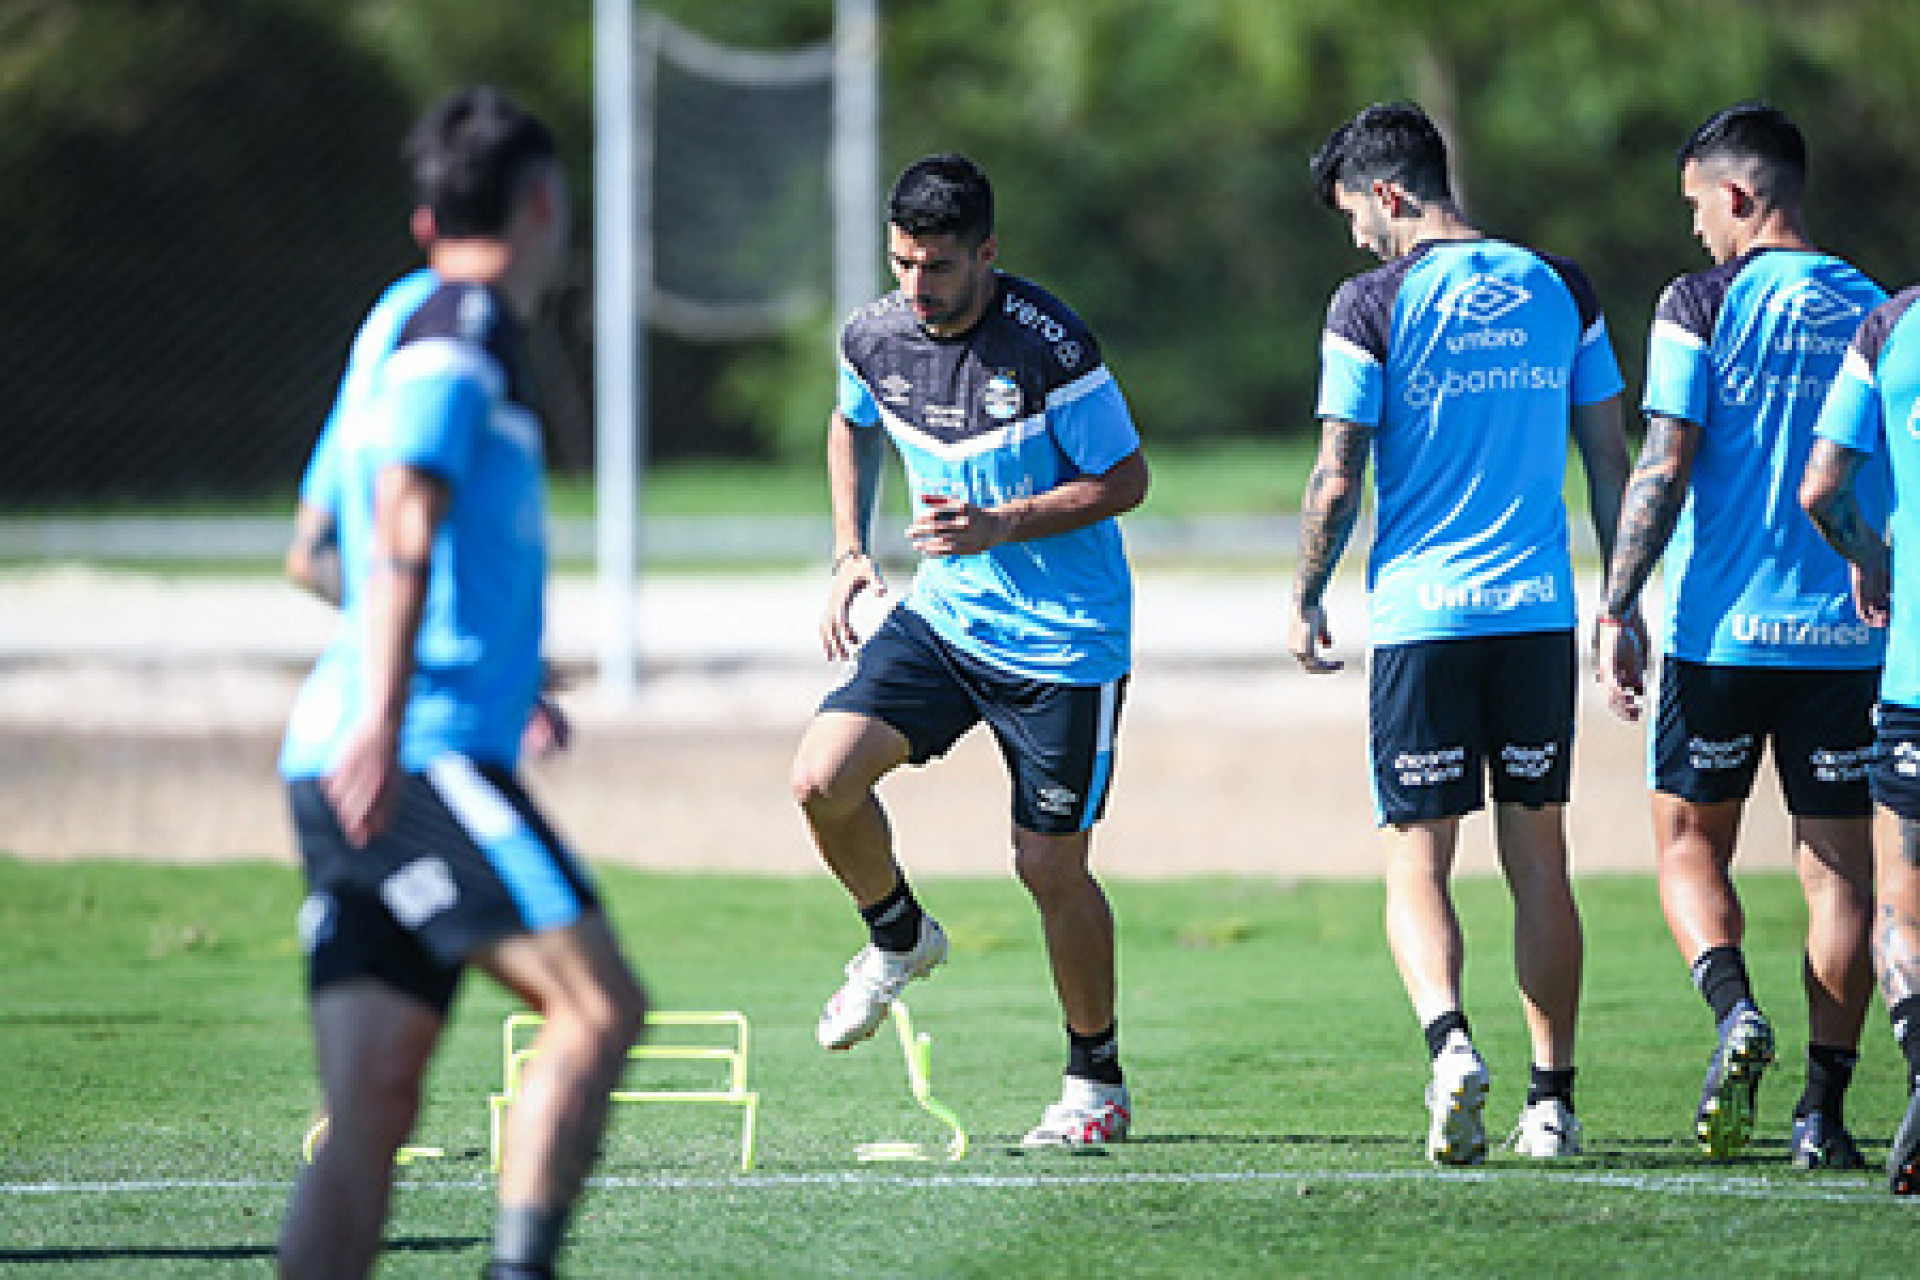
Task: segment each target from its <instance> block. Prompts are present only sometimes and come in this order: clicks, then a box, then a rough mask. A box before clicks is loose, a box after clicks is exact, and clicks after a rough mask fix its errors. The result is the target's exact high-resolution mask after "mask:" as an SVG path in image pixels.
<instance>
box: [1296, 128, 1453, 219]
mask: <svg viewBox="0 0 1920 1280" xmlns="http://www.w3.org/2000/svg"><path fill="white" fill-rule="evenodd" d="M1309 166H1310V168H1311V169H1312V171H1313V186H1314V191H1315V192H1316V193H1317V194H1318V195H1319V197H1320V202H1321V203H1322V204H1324V205H1326V206H1327V208H1329V209H1336V208H1338V207H1339V206H1338V205H1336V204H1335V203H1334V199H1333V188H1334V184H1335V183H1338V184H1339V185H1340V186H1342V187H1345V188H1346V189H1347V190H1348V191H1358V190H1360V189H1361V188H1363V187H1365V186H1366V185H1367V184H1369V183H1372V182H1393V183H1398V184H1399V185H1400V186H1402V187H1405V188H1406V189H1407V190H1408V191H1409V192H1410V193H1412V194H1413V195H1415V196H1418V197H1420V198H1421V199H1423V200H1450V199H1452V198H1453V187H1452V185H1451V183H1450V182H1449V181H1448V178H1447V144H1446V141H1445V140H1444V139H1443V138H1441V136H1440V130H1439V129H1438V128H1437V127H1435V125H1434V123H1433V121H1432V120H1430V119H1429V118H1428V117H1427V113H1426V112H1424V111H1422V110H1421V109H1420V108H1419V107H1418V106H1417V105H1415V104H1414V103H1411V102H1376V103H1374V104H1373V105H1372V106H1370V107H1368V108H1366V109H1365V110H1364V111H1362V112H1360V114H1358V115H1356V116H1355V117H1354V118H1353V119H1351V120H1349V121H1347V122H1346V123H1345V124H1343V125H1341V126H1340V127H1339V128H1338V129H1335V130H1334V131H1333V132H1332V134H1330V135H1329V136H1328V137H1327V140H1326V141H1325V142H1323V143H1321V144H1320V149H1319V150H1318V151H1316V152H1314V153H1313V159H1312V160H1311V161H1310V162H1309Z"/></svg>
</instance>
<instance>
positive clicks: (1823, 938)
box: [1794, 818, 1874, 1049]
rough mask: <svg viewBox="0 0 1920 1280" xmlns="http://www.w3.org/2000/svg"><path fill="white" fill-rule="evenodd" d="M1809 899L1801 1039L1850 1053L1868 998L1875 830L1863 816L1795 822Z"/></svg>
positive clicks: (1802, 876) (1798, 858)
mask: <svg viewBox="0 0 1920 1280" xmlns="http://www.w3.org/2000/svg"><path fill="white" fill-rule="evenodd" d="M1794 834H1795V838H1796V841H1795V842H1796V849H1795V858H1796V861H1797V866H1798V869H1799V873H1800V886H1801V889H1802V890H1803V891H1804V892H1805V894H1806V899H1807V966H1806V986H1807V1038H1808V1039H1809V1040H1810V1041H1812V1042H1813V1043H1815V1044H1829V1045H1838V1046H1841V1047H1843V1048H1848V1049H1851V1048H1855V1047H1857V1046H1858V1045H1859V1043H1860V1030H1861V1028H1862V1026H1864V1025H1865V1023H1866V1018H1867V1006H1868V1005H1869V1004H1870V1003H1871V1002H1872V1000H1873V966H1872V961H1871V957H1870V954H1869V952H1870V947H1869V944H1868V934H1869V932H1870V928H1871V924H1872V919H1873V879H1874V870H1873V826H1872V821H1871V819H1868V818H1796V819H1795V820H1794Z"/></svg>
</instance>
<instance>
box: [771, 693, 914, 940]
mask: <svg viewBox="0 0 1920 1280" xmlns="http://www.w3.org/2000/svg"><path fill="white" fill-rule="evenodd" d="M908 753H909V746H908V743H907V740H906V738H905V737H904V736H903V735H902V734H901V733H900V732H899V731H898V730H896V729H895V728H893V727H892V726H891V725H889V724H886V723H885V722H883V721H880V720H876V719H874V718H872V717H870V716H863V715H855V714H853V713H851V712H845V711H823V712H821V713H820V714H819V715H817V716H815V717H814V719H813V722H812V723H811V724H809V725H808V726H807V731H806V733H805V734H804V735H803V736H802V737H801V739H800V747H799V750H798V751H797V752H795V755H794V761H793V779H792V785H793V794H794V799H796V800H797V801H799V804H800V810H801V812H802V813H803V814H804V815H805V817H806V820H807V827H808V829H809V830H810V831H811V832H812V833H813V842H814V847H815V848H817V849H818V850H819V851H820V858H821V860H822V861H823V862H825V863H826V864H827V867H828V868H829V869H830V870H831V871H832V872H833V874H834V875H835V876H836V877H838V878H839V880H840V883H841V884H843V885H845V886H846V889H847V892H848V893H850V894H852V895H853V900H854V902H855V903H856V904H857V905H858V906H861V907H870V906H872V905H873V904H874V903H876V902H879V901H880V900H881V899H883V898H885V897H886V896H887V895H888V894H890V893H892V892H893V890H894V888H895V887H896V886H897V885H898V884H899V883H900V868H899V866H898V865H897V863H896V862H895V861H894V854H893V832H892V829H891V828H890V826H889V825H888V823H887V814H886V810H885V809H883V808H882V807H881V805H880V801H879V798H878V797H877V796H875V795H874V793H873V788H874V786H875V784H877V783H878V782H879V781H880V779H881V778H883V777H885V776H886V775H887V774H888V773H890V772H892V771H893V770H894V769H896V768H898V767H899V766H900V765H902V764H905V763H906V760H907V755H908Z"/></svg>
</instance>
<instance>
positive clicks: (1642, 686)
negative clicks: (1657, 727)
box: [1593, 608, 1647, 723]
mask: <svg viewBox="0 0 1920 1280" xmlns="http://www.w3.org/2000/svg"><path fill="white" fill-rule="evenodd" d="M1593 678H1594V679H1595V680H1598V681H1599V682H1600V683H1601V684H1602V685H1603V686H1604V687H1605V688H1606V691H1607V707H1608V709H1609V710H1611V711H1612V712H1613V714H1615V715H1616V716H1619V717H1620V718H1621V719H1622V720H1625V721H1627V722H1628V723H1632V722H1634V721H1636V720H1638V719H1639V718H1640V714H1641V710H1642V708H1643V707H1644V705H1645V703H1646V696H1647V623H1646V619H1644V618H1642V617H1641V616H1640V610H1639V609H1637V608H1636V609H1635V610H1633V612H1632V613H1630V614H1628V615H1627V617H1625V618H1624V619H1614V618H1601V619H1599V620H1597V621H1596V622H1595V623H1594V624H1593Z"/></svg>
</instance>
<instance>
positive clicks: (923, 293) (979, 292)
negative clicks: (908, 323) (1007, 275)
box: [887, 223, 997, 338]
mask: <svg viewBox="0 0 1920 1280" xmlns="http://www.w3.org/2000/svg"><path fill="white" fill-rule="evenodd" d="M996 252H997V248H996V246H995V244H994V240H993V237H992V236H988V237H987V238H986V239H985V240H983V241H981V242H980V243H979V244H978V245H977V246H973V247H968V246H967V245H966V244H965V243H964V242H962V241H961V240H960V239H959V237H957V236H951V235H934V236H924V237H921V236H912V235H908V234H907V233H906V232H904V231H902V230H901V229H900V228H899V227H897V226H894V225H893V224H892V223H888V224H887V262H888V263H889V264H890V265H891V266H892V268H893V278H894V279H895V280H896V281H898V282H899V284H900V293H901V295H902V296H903V297H905V298H906V300H907V305H908V306H910V307H912V308H913V314H914V315H915V316H916V317H917V318H918V319H919V321H920V326H921V328H923V329H925V330H926V331H927V332H928V333H931V334H933V335H934V336H935V337H938V338H944V337H951V336H952V335H954V334H959V333H965V332H966V331H967V330H968V329H971V328H972V327H973V326H974V324H975V323H976V322H977V321H978V320H979V319H980V315H981V313H982V312H983V311H985V310H986V307H987V303H988V302H989V301H990V300H991V299H992V297H993V260H994V256H995V254H996Z"/></svg>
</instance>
